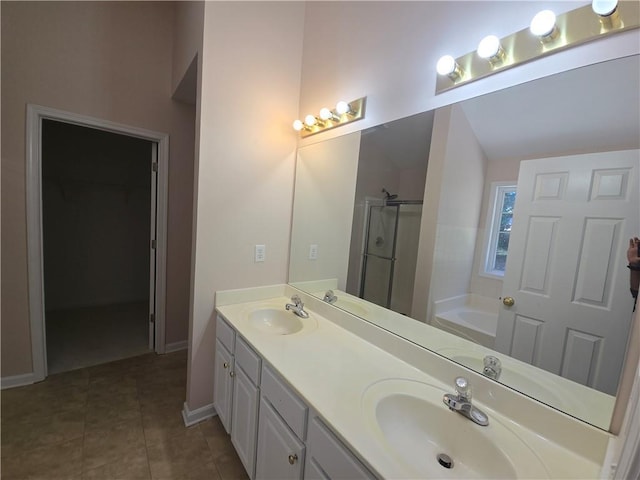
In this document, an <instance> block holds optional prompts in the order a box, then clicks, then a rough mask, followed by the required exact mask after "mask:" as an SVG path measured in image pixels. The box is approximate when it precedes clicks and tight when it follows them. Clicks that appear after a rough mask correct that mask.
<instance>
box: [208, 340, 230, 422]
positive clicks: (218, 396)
mask: <svg viewBox="0 0 640 480" xmlns="http://www.w3.org/2000/svg"><path fill="white" fill-rule="evenodd" d="M233 375H234V373H233V356H232V355H231V353H229V351H228V350H227V349H226V348H225V347H224V345H222V343H220V341H219V340H216V361H215V372H214V380H213V405H214V406H215V407H216V412H218V416H219V417H220V421H221V422H222V425H223V426H224V429H225V430H226V431H227V433H229V432H230V431H231V408H232V400H233Z"/></svg>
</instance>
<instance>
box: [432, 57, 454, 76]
mask: <svg viewBox="0 0 640 480" xmlns="http://www.w3.org/2000/svg"><path fill="white" fill-rule="evenodd" d="M436 70H437V72H438V73H439V74H440V75H450V74H452V73H453V72H454V71H455V70H456V60H455V58H453V57H452V56H451V55H444V56H443V57H440V60H438V63H437V64H436Z"/></svg>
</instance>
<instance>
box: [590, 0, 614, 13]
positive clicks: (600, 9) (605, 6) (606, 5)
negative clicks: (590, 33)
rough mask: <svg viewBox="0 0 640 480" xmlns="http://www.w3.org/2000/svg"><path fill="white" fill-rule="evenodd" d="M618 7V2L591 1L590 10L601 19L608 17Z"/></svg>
mask: <svg viewBox="0 0 640 480" xmlns="http://www.w3.org/2000/svg"><path fill="white" fill-rule="evenodd" d="M617 6H618V0H593V1H592V2H591V8H592V9H593V11H594V12H595V13H596V14H597V15H600V16H601V17H608V16H609V15H611V14H612V13H613V12H615V11H616V7H617Z"/></svg>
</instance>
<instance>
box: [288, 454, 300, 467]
mask: <svg viewBox="0 0 640 480" xmlns="http://www.w3.org/2000/svg"><path fill="white" fill-rule="evenodd" d="M297 460H298V455H297V454H296V453H294V454H293V455H289V464H290V465H293V464H294V463H296V461H297Z"/></svg>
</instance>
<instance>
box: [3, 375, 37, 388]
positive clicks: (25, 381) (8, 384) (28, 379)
mask: <svg viewBox="0 0 640 480" xmlns="http://www.w3.org/2000/svg"><path fill="white" fill-rule="evenodd" d="M32 383H35V376H34V375H33V373H25V374H23V375H13V376H11V377H2V378H0V389H2V390H4V389H6V388H15V387H24V386H25V385H31V384H32Z"/></svg>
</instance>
